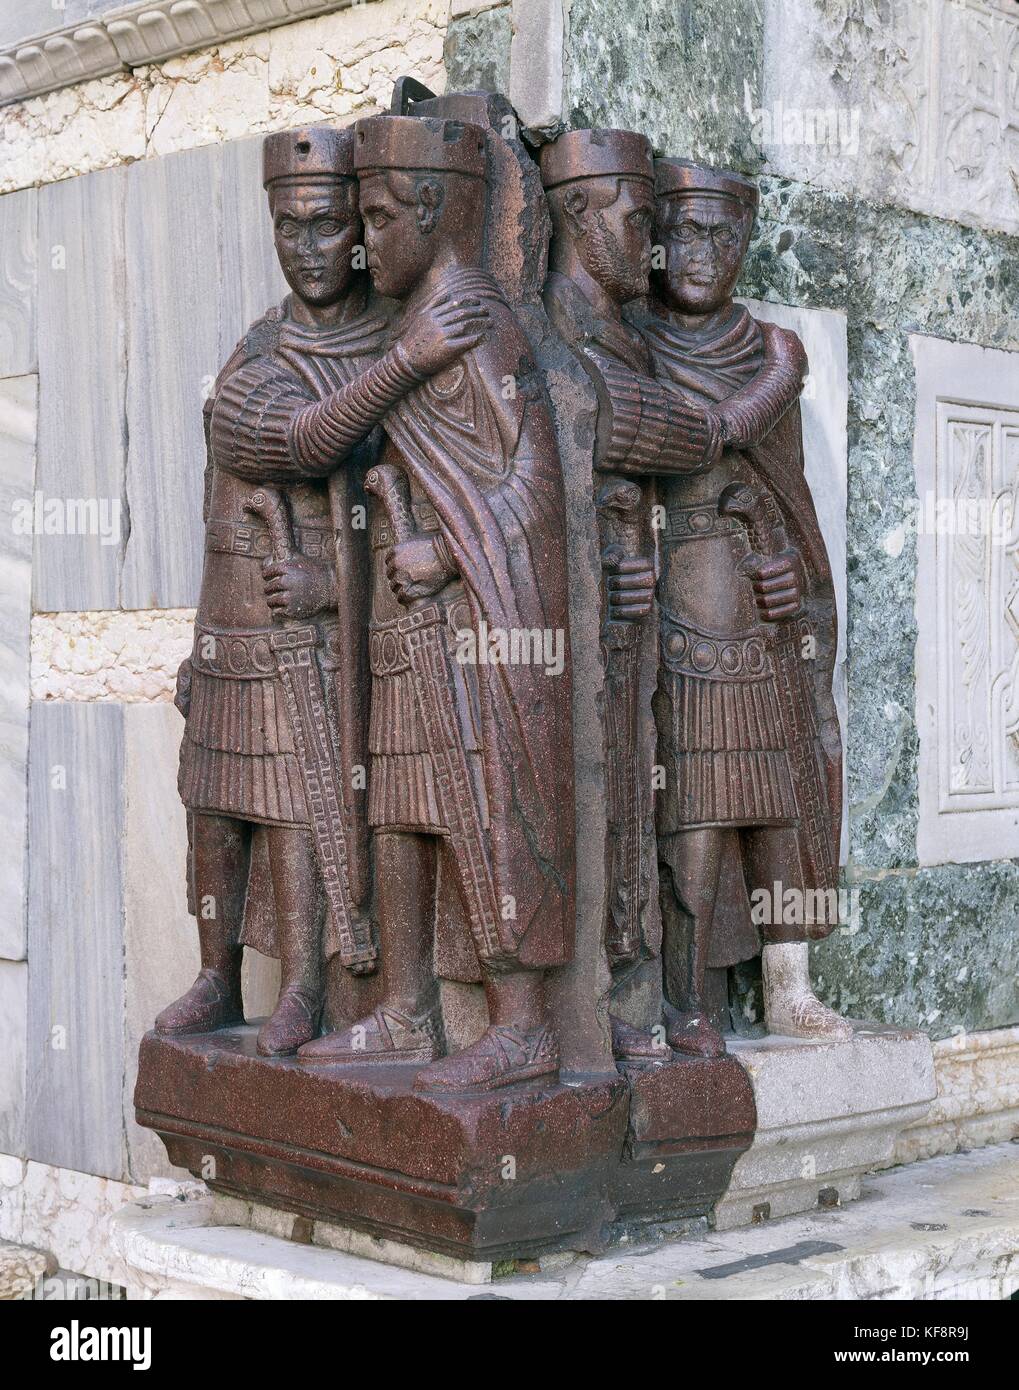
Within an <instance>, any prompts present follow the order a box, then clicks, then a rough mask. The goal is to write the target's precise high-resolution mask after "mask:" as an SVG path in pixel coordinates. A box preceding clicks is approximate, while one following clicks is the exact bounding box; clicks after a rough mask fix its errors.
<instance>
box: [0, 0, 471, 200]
mask: <svg viewBox="0 0 1019 1390" xmlns="http://www.w3.org/2000/svg"><path fill="white" fill-rule="evenodd" d="M448 9H449V6H448V0H380V3H378V4H371V5H353V6H351V7H350V8H349V9H344V10H339V11H336V12H335V13H333V14H327V15H322V16H320V17H318V18H316V19H309V20H303V21H300V22H298V23H295V24H287V25H284V26H282V27H281V28H278V29H272V30H269V31H268V32H264V33H260V34H253V35H251V36H250V37H247V38H243V39H237V40H234V41H232V42H229V43H223V44H218V45H215V46H213V47H211V48H205V49H202V50H200V51H198V52H196V53H190V54H186V55H184V56H182V57H179V58H172V59H169V60H168V61H167V62H165V63H161V64H158V65H152V66H148V67H139V68H136V69H134V70H133V71H132V72H130V73H129V74H126V75H123V76H121V75H114V76H111V77H105V78H100V79H98V80H96V81H92V82H83V83H81V84H80V85H78V86H75V87H65V88H62V89H61V90H60V91H56V92H51V93H49V94H48V95H46V96H42V97H34V98H32V99H30V100H29V101H26V102H22V103H18V104H16V105H13V106H9V107H6V108H5V109H4V111H3V114H2V117H0V192H8V191H10V190H11V189H15V188H24V187H28V186H30V185H32V184H37V183H51V182H54V181H56V180H58V179H66V178H71V177H73V176H74V175H76V174H83V173H86V172H88V171H89V170H93V169H102V168H106V167H108V166H110V165H113V164H120V163H125V162H128V161H131V160H135V159H146V158H152V157H154V156H158V155H162V154H168V153H170V152H171V151H173V150H182V149H190V148H192V147H194V146H196V145H208V144H213V143H218V142H220V141H222V140H231V139H236V138H238V137H240V136H242V135H249V134H252V133H254V132H257V131H268V130H276V129H283V128H286V127H288V126H293V125H297V124H299V123H300V122H302V121H308V122H312V121H323V120H325V121H329V120H341V121H345V120H349V119H352V118H353V117H354V116H355V115H361V114H370V113H371V112H373V111H377V110H386V109H388V106H389V98H390V94H391V92H392V87H393V82H394V80H395V79H396V78H397V77H400V76H402V75H403V74H404V73H406V72H412V73H414V74H415V75H416V76H417V77H418V78H419V79H420V80H421V81H423V82H425V83H426V84H427V85H428V86H430V87H432V88H433V89H434V90H436V91H442V90H443V87H444V85H445V81H444V77H445V75H444V70H443V64H442V48H443V39H444V36H445V29H446V17H447V14H448Z"/></svg>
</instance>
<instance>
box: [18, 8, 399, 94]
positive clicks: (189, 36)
mask: <svg viewBox="0 0 1019 1390" xmlns="http://www.w3.org/2000/svg"><path fill="white" fill-rule="evenodd" d="M374 3H376V0H155V3H153V0H142V3H135V4H132V5H124V6H123V7H122V8H121V9H119V10H111V11H109V12H107V13H106V14H101V15H97V16H96V18H95V19H94V20H91V21H89V22H87V23H84V24H73V25H69V26H68V27H67V28H66V29H57V30H54V31H53V32H52V33H49V34H42V35H40V36H39V37H38V38H34V39H29V40H26V41H23V42H21V43H17V44H13V45H11V46H9V47H7V48H4V49H3V50H0V106H6V105H9V104H10V103H11V102H15V101H27V100H28V98H30V97H36V96H42V95H43V94H44V93H46V92H53V91H56V90H57V89H58V88H60V87H72V86H74V85H75V84H76V83H78V82H87V81H90V80H91V79H93V78H97V77H108V76H110V75H111V74H112V73H117V72H126V71H128V70H129V69H131V68H136V67H142V66H144V65H145V64H148V63H162V62H164V61H165V60H166V59H167V58H173V57H176V56H177V54H179V53H189V52H192V51H193V50H194V49H197V48H207V47H209V46H211V45H212V44H216V43H222V42H224V41H225V40H228V39H237V38H242V37H243V36H244V35H245V34H253V33H257V32H259V31H260V30H263V29H274V28H276V27H277V26H278V25H280V24H291V23H293V22H294V21H296V20H300V19H312V18H313V17H315V16H316V15H322V14H327V13H328V12H329V11H330V10H342V9H350V8H352V7H353V6H355V5H363V4H374Z"/></svg>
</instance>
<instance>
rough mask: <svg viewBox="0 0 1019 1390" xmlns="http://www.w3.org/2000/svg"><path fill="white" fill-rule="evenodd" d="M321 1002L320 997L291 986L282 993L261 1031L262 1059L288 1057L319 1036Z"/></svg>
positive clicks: (296, 986) (260, 1049)
mask: <svg viewBox="0 0 1019 1390" xmlns="http://www.w3.org/2000/svg"><path fill="white" fill-rule="evenodd" d="M321 1013H322V1001H321V999H320V998H319V997H318V995H317V994H315V993H312V992H311V991H309V990H305V989H301V988H300V986H298V985H288V986H287V988H285V989H283V990H281V991H280V997H279V999H278V1000H277V1001H276V1007H275V1009H273V1011H272V1015H271V1017H269V1018H267V1019H266V1021H265V1022H264V1023H263V1024H262V1026H261V1028H260V1029H259V1030H258V1050H259V1052H260V1053H261V1054H262V1056H263V1057H286V1056H289V1054H291V1053H293V1052H296V1051H297V1049H298V1048H299V1047H301V1046H302V1045H303V1044H304V1043H306V1042H310V1041H311V1039H312V1038H314V1037H315V1035H316V1034H317V1033H318V1021H319V1017H320V1016H321Z"/></svg>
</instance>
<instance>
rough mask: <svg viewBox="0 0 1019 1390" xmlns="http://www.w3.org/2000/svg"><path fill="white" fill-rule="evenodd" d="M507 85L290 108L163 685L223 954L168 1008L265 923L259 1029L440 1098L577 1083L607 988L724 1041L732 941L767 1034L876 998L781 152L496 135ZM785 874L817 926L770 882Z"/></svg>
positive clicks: (701, 1043)
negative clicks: (581, 540)
mask: <svg viewBox="0 0 1019 1390" xmlns="http://www.w3.org/2000/svg"><path fill="white" fill-rule="evenodd" d="M486 100H488V102H489V104H488V106H486V104H485V103H486ZM495 100H497V99H495V98H491V99H487V98H485V97H483V96H482V95H480V94H460V95H459V96H456V95H454V96H451V97H448V98H444V99H436V100H435V101H434V102H431V101H428V100H422V101H421V102H420V110H418V111H417V112H416V113H415V114H394V115H381V116H375V117H371V118H369V119H365V120H361V121H358V122H357V123H356V124H355V125H354V126H353V127H352V128H348V129H343V130H340V129H332V128H325V127H321V128H309V129H300V130H293V131H287V132H283V133H280V134H275V135H271V136H269V137H268V138H267V139H266V141H265V146H264V182H265V187H266V190H267V193H268V203H269V213H270V216H271V218H272V226H273V235H274V239H275V245H276V250H277V253H278V256H279V260H280V265H281V267H282V270H283V273H284V275H285V276H286V279H287V282H288V284H289V286H290V293H289V295H288V296H287V298H286V299H285V300H284V302H283V303H282V304H281V305H280V306H279V307H277V308H273V309H269V310H268V311H267V313H266V314H265V316H264V317H263V318H261V319H260V320H259V321H258V322H257V323H255V324H254V325H253V326H252V327H251V328H250V329H249V331H248V332H247V334H246V335H245V336H244V338H243V340H242V341H241V342H240V343H239V344H238V346H237V348H236V349H235V351H234V353H233V354H232V356H231V357H230V359H229V361H228V362H227V364H226V365H225V367H224V368H223V370H222V372H221V373H220V375H219V378H218V379H217V381H216V385H215V389H214V391H213V394H212V396H211V399H210V400H209V402H208V404H207V408H206V437H207V441H208V465H207V471H206V489H205V506H204V520H205V567H204V574H203V580H202V589H201V597H200V600H199V606H198V614H197V620H196V625H195V642H194V649H193V653H192V655H191V657H190V658H189V660H188V661H187V662H185V663H184V666H183V667H182V669H181V672H180V677H179V681H178V696H177V703H178V706H179V708H180V709H181V712H182V713H183V714H184V716H185V726H184V738H183V744H182V750H181V761H180V794H181V798H182V800H183V802H184V805H185V807H186V808H187V816H188V829H189V852H188V889H189V903H190V906H191V910H192V911H193V913H194V915H195V916H196V918H197V922H198V931H199V938H200V945H201V971H200V974H199V975H198V978H197V979H196V980H195V983H194V984H193V985H192V986H191V988H190V989H189V990H188V991H187V992H186V993H185V994H184V995H183V996H182V997H181V998H180V999H178V1000H177V1001H176V1002H175V1003H173V1004H171V1005H170V1006H169V1007H168V1008H166V1009H164V1010H163V1012H162V1013H161V1014H160V1015H159V1018H158V1019H157V1021H156V1025H155V1031H156V1034H157V1035H159V1036H161V1037H163V1038H189V1037H195V1036H199V1035H208V1034H215V1033H227V1032H230V1031H234V1032H236V1030H237V1029H238V1028H240V1027H241V1026H242V1025H243V1002H242V997H241V956H242V950H243V947H244V946H245V945H249V946H254V947H255V948H257V949H258V950H260V951H262V952H264V953H266V954H269V955H274V956H277V957H278V959H279V961H280V964H281V988H280V993H279V997H278V1001H277V1003H276V1007H275V1009H274V1011H273V1013H272V1015H271V1017H270V1018H268V1019H267V1020H266V1021H264V1022H263V1023H262V1024H261V1026H260V1028H259V1029H258V1032H257V1052H258V1054H260V1056H261V1057H262V1058H264V1059H266V1062H265V1065H267V1066H274V1065H276V1066H281V1067H283V1068H293V1067H295V1066H297V1067H299V1068H302V1069H306V1070H307V1071H314V1072H316V1073H317V1074H319V1075H322V1074H325V1072H326V1071H328V1073H329V1075H334V1074H339V1073H340V1072H343V1073H344V1074H346V1071H345V1069H353V1070H352V1071H350V1073H349V1074H350V1075H355V1074H357V1075H361V1074H367V1073H368V1072H371V1070H372V1069H373V1068H374V1069H378V1068H389V1069H392V1068H393V1067H394V1066H399V1065H402V1066H403V1067H404V1068H406V1069H407V1070H406V1072H401V1073H400V1074H401V1075H404V1076H406V1077H407V1078H409V1079H408V1082H407V1084H408V1085H409V1087H410V1088H411V1089H412V1090H414V1091H416V1092H417V1093H419V1094H429V1093H430V1094H432V1095H441V1096H446V1097H449V1098H451V1099H452V1100H453V1101H454V1102H455V1101H457V1100H458V1099H459V1098H469V1097H471V1096H477V1095H478V1094H485V1093H487V1092H490V1091H497V1092H501V1091H503V1088H509V1087H528V1086H530V1087H538V1088H545V1089H547V1088H549V1087H554V1086H555V1085H556V1084H557V1074H558V1071H559V1067H560V1057H561V1048H562V1046H563V1044H564V1041H565V1038H564V1033H565V1032H566V1031H567V1030H569V1029H570V1028H571V1027H574V1026H580V1024H581V1022H582V1021H583V1020H582V1017H581V1016H582V1015H583V1016H585V1017H588V1016H589V1017H590V1018H591V1019H594V1020H596V1022H597V1021H599V1020H600V1022H599V1024H598V1026H601V1027H602V1028H603V1029H604V1030H605V1033H606V1037H607V1038H608V1036H609V1033H610V1034H611V1043H610V1047H611V1050H610V1051H608V1050H607V1055H608V1057H609V1065H610V1066H611V1059H612V1056H613V1055H614V1056H615V1058H616V1059H617V1061H618V1063H619V1066H620V1067H621V1068H631V1069H636V1071H637V1072H639V1071H640V1069H641V1068H647V1069H657V1068H669V1067H679V1068H681V1069H682V1067H683V1066H684V1065H685V1062H684V1059H705V1060H711V1059H718V1058H721V1057H723V1056H724V1053H725V1048H726V1043H725V1034H726V1032H727V1031H729V1025H730V1022H731V1019H730V1014H729V1010H728V997H727V993H726V989H727V986H726V980H727V975H728V967H730V966H733V965H735V964H738V963H740V962H745V961H749V960H752V959H754V958H756V957H757V956H758V955H761V956H762V959H763V990H764V1006H765V1023H766V1025H767V1028H768V1029H769V1030H770V1031H771V1032H774V1033H782V1034H786V1035H792V1036H796V1037H822V1038H828V1039H832V1040H841V1039H844V1038H847V1037H849V1036H850V1035H851V1030H850V1028H849V1025H848V1024H847V1023H845V1022H844V1021H843V1020H842V1019H840V1018H839V1017H838V1016H837V1015H835V1014H834V1013H833V1012H832V1011H831V1010H830V1009H828V1008H827V1007H826V1006H824V1005H823V1004H822V1003H820V1001H819V1000H818V999H817V998H816V997H815V996H814V994H813V991H812V989H811V987H810V981H809V974H808V967H807V941H808V939H810V938H816V937H822V936H825V935H826V934H827V933H828V932H830V931H831V930H832V928H833V926H834V925H835V922H836V917H835V911H834V905H835V903H836V901H837V899H836V896H835V889H836V886H837V875H838V844H839V828H840V817H841V806H842V788H841V745H840V739H839V728H838V721H837V717H836V714H835V709H834V704H833V701H832V694H831V680H832V668H833V663H834V655H835V622H836V615H835V603H834V597H833V587H832V577H831V572H830V568H829V564H828V559H827V555H826V552H825V545H824V541H823V539H822V536H821V532H820V529H819V526H818V522H817V516H816V513H815V509H814V505H813V502H812V499H811V495H810V492H809V489H808V487H807V484H806V481H805V478H804V468H803V447H802V431H801V424H800V414H799V404H798V401H799V396H800V393H801V390H802V386H803V381H804V377H805V375H806V372H807V362H806V357H805V354H804V351H803V347H802V345H801V343H800V341H799V339H798V338H797V337H796V335H795V334H793V333H791V332H788V331H786V330H784V329H782V328H778V327H775V326H773V325H771V324H768V323H763V322H759V321H758V320H756V319H755V318H754V317H753V316H752V315H751V314H750V313H749V312H748V310H747V309H746V308H744V307H742V306H740V305H738V304H736V303H735V302H734V300H733V297H732V296H733V291H734V288H735V285H736V282H737V279H738V276H739V273H740V268H741V265H742V262H743V258H744V256H745V254H746V251H747V247H748V243H749V240H750V235H751V230H752V226H753V221H754V216H755V211H756V207H757V192H756V188H755V186H754V185H753V184H752V183H751V182H750V181H749V180H747V179H746V178H743V177H742V176H740V175H738V174H731V173H726V172H722V171H718V170H715V169H710V168H705V167H701V166H698V165H696V164H693V163H690V162H689V161H686V160H683V159H678V158H671V157H670V158H658V159H656V158H655V157H654V155H653V151H652V149H651V147H650V145H649V143H648V142H647V140H646V139H645V138H644V137H643V136H642V135H639V134H637V133H635V132H632V131H623V130H577V131H570V132H567V133H566V134H564V135H561V136H560V137H559V138H558V139H557V140H555V141H554V142H551V143H548V144H546V145H544V146H543V147H542V148H541V150H540V152H539V154H538V156H537V158H536V160H534V161H531V163H530V167H528V161H529V160H530V156H529V155H528V154H527V153H526V151H525V150H524V147H523V146H522V145H521V144H520V142H519V140H518V139H517V135H516V132H515V130H513V131H512V132H510V134H509V135H506V136H505V138H506V139H509V140H511V142H512V153H513V160H505V159H503V162H502V163H500V162H499V160H498V159H496V157H495V153H494V152H495V151H496V150H497V149H498V151H499V157H500V159H501V158H502V156H503V154H504V153H505V151H504V150H502V149H501V148H500V147H499V142H500V141H501V140H503V138H504V135H505V133H503V134H500V133H499V132H497V131H496V130H494V129H493V128H491V126H490V125H489V126H486V125H485V123H484V121H485V117H484V115H483V114H481V113H483V112H484V111H485V110H492V109H494V108H493V107H492V105H491V103H492V102H493V101H495ZM443 102H445V103H446V105H445V106H443V105H442V103H443ZM457 102H460V103H461V105H460V106H457V104H456V103H457ZM471 103H473V105H472V104H471ZM403 105H404V106H405V105H407V102H406V101H404V102H403ZM436 110H438V111H440V112H443V113H444V114H434V112H435V111H436ZM465 110H466V111H468V112H469V113H470V115H472V116H474V115H477V120H475V119H470V118H467V117H466V116H465V115H464V114H463V112H464V111H465ZM425 112H428V114H425ZM514 161H515V162H514ZM493 169H496V170H497V171H498V170H501V172H499V173H497V178H498V179H500V180H502V181H503V182H502V183H499V184H498V185H497V184H496V182H494V181H493V180H494V176H493ZM507 170H510V172H507ZM504 185H507V186H504ZM497 195H501V197H502V202H501V203H500V202H498V199H497ZM496 207H499V208H500V209H502V211H500V214H499V216H500V218H502V219H503V220H505V217H507V216H508V215H509V214H508V213H506V212H505V209H506V208H508V207H512V208H514V209H515V210H516V214H518V215H519V218H520V225H521V226H524V225H525V224H526V226H527V227H528V228H529V229H530V231H529V235H530V236H531V239H532V244H531V252H532V253H533V254H532V255H531V261H532V264H531V266H530V269H531V272H532V275H533V271H534V268H535V266H534V263H533V262H534V260H535V258H536V260H537V264H538V266H539V268H540V270H541V271H543V270H544V268H545V264H546V260H545V257H546V252H547V265H548V274H547V278H546V277H544V276H543V275H542V274H539V276H538V280H537V283H538V284H539V285H540V284H541V281H542V279H544V293H543V296H542V299H541V300H539V299H538V298H537V294H536V293H535V294H534V295H533V296H530V297H528V294H527V292H526V290H525V289H522V288H521V285H522V284H523V282H524V280H525V279H526V276H521V274H520V273H518V272H519V266H517V267H516V269H514V270H513V272H512V273H511V268H510V267H509V266H508V259H507V258H508V257H509V256H510V254H511V252H510V251H508V250H507V247H510V246H512V245H513V244H514V238H513V237H508V236H506V235H505V232H506V227H505V225H502V224H500V222H499V221H498V219H496V217H495V215H494V213H493V209H494V208H496ZM549 228H550V230H551V242H550V245H549V240H548V231H549ZM556 352H557V353H558V354H559V356H558V358H556V360H557V361H558V362H559V363H560V368H559V369H558V372H557V374H555V380H553V374H552V373H551V372H549V371H546V370H543V369H542V367H541V365H540V363H541V362H542V361H549V360H551V357H550V354H554V353H556ZM570 364H572V366H571V365H570ZM571 372H572V373H573V377H572V378H571V379H572V380H573V381H574V385H573V387H572V388H571V389H572V394H571V391H569V390H566V389H565V388H564V387H563V384H562V383H563V381H565V380H566V379H567V378H568V377H570V373H571ZM578 383H579V384H578ZM585 392H586V396H585ZM584 401H586V402H587V405H586V406H585V405H584ZM591 406H593V407H594V423H593V428H590V427H589V425H590V416H591V410H590V407H591ZM585 410H586V412H587V413H586V414H585ZM577 441H581V442H580V443H579V444H578V443H577ZM585 441H586V442H585ZM567 447H569V448H570V449H571V450H573V449H575V448H581V449H586V479H585V478H581V479H580V484H578V483H577V479H576V478H573V479H572V480H571V485H570V487H569V488H567V486H566V482H565V481H564V467H565V465H564V463H563V458H564V450H565V449H566V448H567ZM568 496H569V505H568V503H567V497H568ZM583 530H588V531H589V532H590V545H589V546H588V547H587V548H586V549H585V547H584V545H582V544H577V543H575V542H576V535H577V533H578V532H580V531H583ZM585 555H590V556H593V557H594V561H593V566H592V570H591V575H593V577H594V582H587V581H588V579H589V578H590V576H584V575H578V573H577V563H578V562H577V557H578V556H582V557H583V556H585ZM599 606H600V611H598V612H595V613H591V612H590V610H591V609H592V608H595V609H599ZM571 616H572V620H573V624H572V625H573V632H572V637H571ZM589 617H590V621H587V619H588V618H589ZM592 634H593V636H592ZM580 642H585V643H587V642H591V643H592V645H595V646H597V645H599V644H600V652H601V670H602V676H603V688H602V691H601V694H600V703H599V710H600V722H599V725H598V728H597V729H596V730H595V737H594V739H593V742H594V744H596V745H597V746H596V747H592V746H591V744H592V729H591V725H590V721H589V720H588V722H587V723H585V725H584V726H583V727H581V726H580V724H579V722H577V721H576V720H575V707H576V699H575V696H576V692H575V691H574V688H573V678H572V663H571V652H572V654H573V656H574V658H575V657H576V655H577V651H578V643H580ZM649 731H650V733H649ZM591 765H595V766H597V767H600V768H601V769H602V771H601V774H600V775H601V776H602V779H603V780H602V784H601V785H602V786H603V801H604V820H603V821H602V822H600V826H601V828H600V829H598V828H596V829H595V831H594V832H593V833H595V834H597V835H598V836H600V837H601V838H603V839H604V855H603V866H604V872H603V875H602V877H601V879H600V880H599V882H598V883H597V884H596V885H595V887H594V888H593V889H592V887H591V885H590V884H589V883H587V882H586V881H584V882H578V873H577V862H578V855H577V849H578V842H579V843H581V844H584V847H585V848H587V847H588V846H587V845H586V843H585V842H586V841H587V840H588V838H589V836H590V834H591V833H592V831H591V830H590V829H589V827H588V826H586V825H585V824H579V825H578V822H577V815H576V812H575V804H576V803H575V782H577V783H578V785H579V776H580V774H579V773H578V772H577V769H578V768H581V766H583V768H584V769H588V768H589V767H590V766H591ZM585 775H587V773H586V772H585ZM584 862H585V863H590V862H591V856H589V855H588V856H587V857H586V858H585V860H584ZM776 884H778V885H781V887H782V889H783V890H784V891H788V890H791V891H792V892H793V893H794V894H799V895H800V896H801V897H802V899H803V902H804V910H803V911H802V912H801V913H800V914H799V915H798V917H797V918H796V920H795V924H793V925H790V924H789V922H788V921H787V920H786V918H785V916H784V915H783V914H782V912H781V911H780V910H778V909H780V906H781V905H780V904H779V903H775V904H773V906H774V907H775V909H776V911H775V912H773V913H772V915H771V916H770V918H769V917H766V918H765V919H764V920H761V919H760V918H759V917H758V918H757V919H754V918H752V916H751V913H750V908H749V899H750V894H752V893H753V892H754V891H755V890H756V889H759V888H765V889H768V890H771V889H772V888H773V886H774V885H776ZM592 915H593V916H594V917H596V918H597V929H596V930H595V931H593V932H592V931H587V930H586V929H585V923H586V922H588V921H590V920H591V919H592ZM762 938H763V940H762ZM571 972H572V973H571ZM637 972H639V973H640V978H641V980H642V981H643V982H644V983H643V985H642V986H641V991H636V990H635V987H634V985H633V981H634V980H635V978H636V974H637ZM566 978H569V979H570V980H571V981H572V985H571V987H570V990H564V987H563V985H562V983H561V981H562V980H563V979H566ZM652 979H653V986H652V987H651V992H650V994H649V992H648V985H647V981H648V980H652ZM585 982H586V983H585ZM585 990H586V993H585V992H584V991H585ZM571 991H572V992H571ZM637 993H640V998H641V1000H642V1001H643V1002H642V1004H641V1007H640V1008H639V1009H635V1008H634V1006H633V1000H634V998H635V997H636V994H637ZM564 999H568V1000H569V1005H568V1007H567V1006H565V1005H564V1002H563V1001H564ZM649 1000H650V1003H649ZM287 1074H288V1075H290V1074H291V1073H290V1072H289V1071H288V1072H287ZM377 1074H378V1075H382V1074H383V1073H382V1072H377ZM385 1074H386V1075H388V1074H389V1073H388V1072H387V1073H385ZM628 1074H629V1073H628ZM676 1074H677V1075H687V1074H688V1073H685V1072H682V1071H680V1072H677V1073H676Z"/></svg>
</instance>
